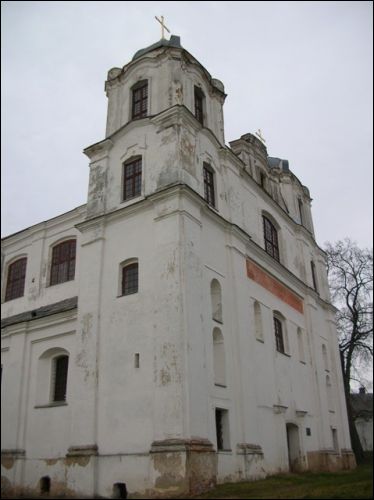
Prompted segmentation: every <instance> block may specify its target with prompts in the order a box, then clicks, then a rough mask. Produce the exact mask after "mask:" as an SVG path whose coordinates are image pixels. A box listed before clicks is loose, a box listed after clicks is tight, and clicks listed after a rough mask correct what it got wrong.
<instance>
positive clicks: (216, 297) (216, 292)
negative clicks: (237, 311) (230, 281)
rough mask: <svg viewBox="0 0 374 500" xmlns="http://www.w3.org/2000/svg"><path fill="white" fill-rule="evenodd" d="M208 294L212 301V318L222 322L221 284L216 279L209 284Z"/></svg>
mask: <svg viewBox="0 0 374 500" xmlns="http://www.w3.org/2000/svg"><path fill="white" fill-rule="evenodd" d="M210 296H211V301H212V319H214V320H215V321H219V322H220V323H222V292H221V285H220V284H219V281H217V280H216V279H214V280H212V282H211V284H210Z"/></svg>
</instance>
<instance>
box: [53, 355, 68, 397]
mask: <svg viewBox="0 0 374 500" xmlns="http://www.w3.org/2000/svg"><path fill="white" fill-rule="evenodd" d="M68 364H69V357H68V356H60V357H59V358H56V359H55V373H54V375H55V379H54V391H53V401H56V402H57V401H65V400H66V383H67V378H68Z"/></svg>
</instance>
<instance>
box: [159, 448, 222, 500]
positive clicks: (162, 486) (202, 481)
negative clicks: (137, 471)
mask: <svg viewBox="0 0 374 500" xmlns="http://www.w3.org/2000/svg"><path fill="white" fill-rule="evenodd" d="M150 453H151V466H152V468H153V471H152V475H153V479H154V485H155V490H154V492H150V494H151V496H152V497H157V496H160V497H161V496H162V497H164V498H165V497H173V496H182V495H184V494H193V495H197V494H199V493H202V492H204V491H206V490H209V489H211V488H213V487H214V486H215V485H216V484H217V455H216V452H215V451H214V449H213V445H212V443H211V442H210V441H209V440H207V439H200V438H197V439H189V440H183V439H166V440H163V441H154V442H153V443H152V447H151V452H150Z"/></svg>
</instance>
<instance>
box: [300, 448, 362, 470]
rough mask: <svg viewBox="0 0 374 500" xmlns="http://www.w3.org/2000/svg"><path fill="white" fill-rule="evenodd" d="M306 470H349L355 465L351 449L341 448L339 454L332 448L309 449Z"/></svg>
mask: <svg viewBox="0 0 374 500" xmlns="http://www.w3.org/2000/svg"><path fill="white" fill-rule="evenodd" d="M307 457H308V470H310V471H312V472H320V471H327V472H336V471H339V470H350V469H354V468H355V467H356V460H355V456H354V454H353V452H352V451H351V450H345V449H342V450H341V454H339V453H336V452H335V451H333V450H319V451H309V452H308V453H307Z"/></svg>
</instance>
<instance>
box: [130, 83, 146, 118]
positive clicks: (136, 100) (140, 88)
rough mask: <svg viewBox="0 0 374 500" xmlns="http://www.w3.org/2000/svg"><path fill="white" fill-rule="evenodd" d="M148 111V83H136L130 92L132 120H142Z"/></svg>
mask: <svg viewBox="0 0 374 500" xmlns="http://www.w3.org/2000/svg"><path fill="white" fill-rule="evenodd" d="M147 111H148V82H147V81H146V82H140V83H138V84H137V85H136V86H135V87H134V88H133V90H132V119H133V120H135V119H137V118H144V117H145V116H147V114H148V113H147Z"/></svg>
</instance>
